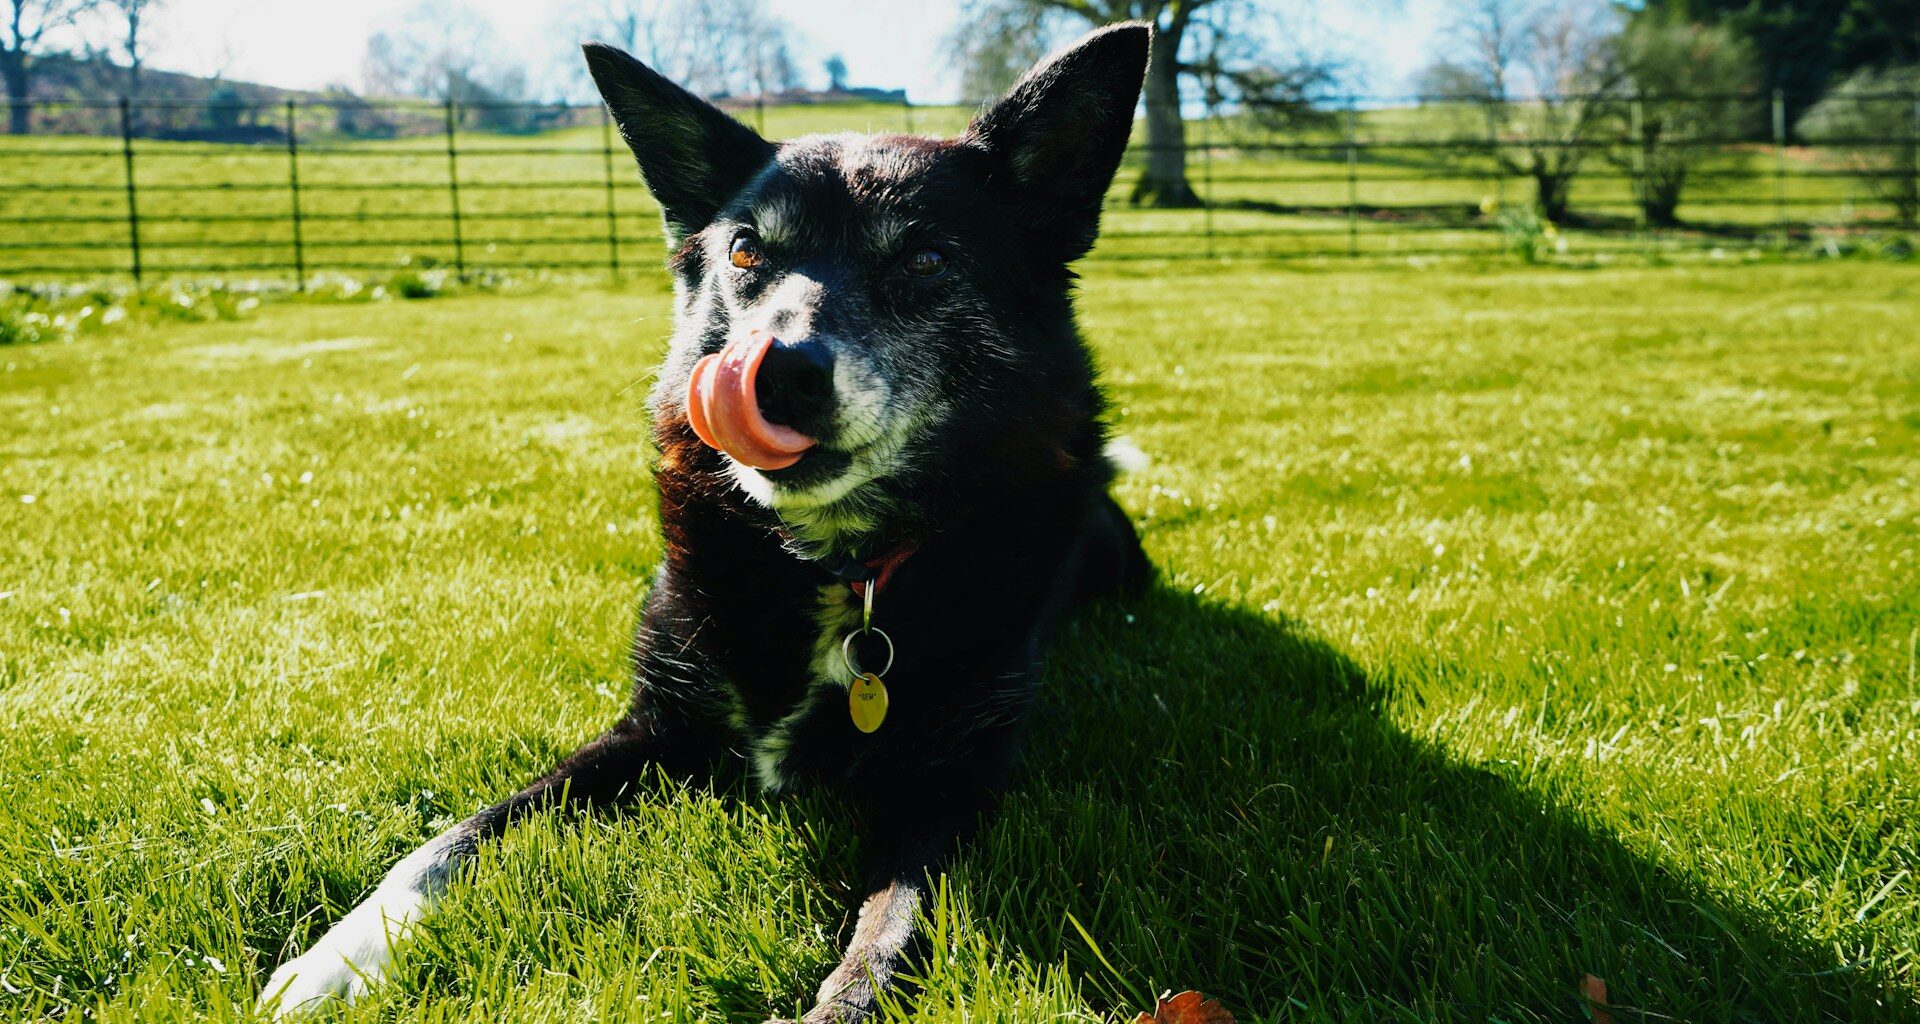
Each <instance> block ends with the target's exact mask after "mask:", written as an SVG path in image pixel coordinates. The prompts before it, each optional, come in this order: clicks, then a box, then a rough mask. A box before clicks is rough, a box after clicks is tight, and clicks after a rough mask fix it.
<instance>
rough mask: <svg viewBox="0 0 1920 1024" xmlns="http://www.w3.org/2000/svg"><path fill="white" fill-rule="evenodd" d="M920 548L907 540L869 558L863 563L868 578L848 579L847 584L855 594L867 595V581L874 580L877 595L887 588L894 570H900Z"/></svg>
mask: <svg viewBox="0 0 1920 1024" xmlns="http://www.w3.org/2000/svg"><path fill="white" fill-rule="evenodd" d="M918 550H920V545H918V544H914V543H911V542H906V543H902V544H901V545H900V546H899V547H897V548H894V549H893V550H892V551H889V552H887V553H886V554H884V555H881V556H880V557H879V558H871V559H868V560H867V561H866V562H863V563H861V564H863V565H865V566H866V567H867V578H866V579H864V580H848V581H847V585H848V586H850V587H852V588H853V592H854V593H855V594H858V595H860V596H861V597H865V596H867V583H868V581H872V583H873V591H874V594H875V595H876V596H877V595H878V594H879V593H880V591H882V590H885V589H887V581H888V580H891V579H893V574H894V572H895V571H896V570H898V569H899V568H900V566H902V565H904V564H905V563H906V561H907V559H909V558H911V557H913V553H914V552H915V551H918Z"/></svg>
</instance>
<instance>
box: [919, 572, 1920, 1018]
mask: <svg viewBox="0 0 1920 1024" xmlns="http://www.w3.org/2000/svg"><path fill="white" fill-rule="evenodd" d="M1049 666H1050V667H1049V672H1048V676H1049V679H1048V691H1047V693H1046V695H1045V696H1044V697H1043V698H1042V699H1041V702H1040V704H1039V706H1038V707H1037V708H1036V711H1035V714H1034V718H1033V728H1032V733H1031V734H1030V736H1029V739H1028V742H1027V749H1026V755H1025V764H1024V766H1023V769H1022V771H1021V773H1020V779H1021V781H1020V782H1018V783H1017V784H1016V789H1015V791H1014V792H1013V793H1012V794H1010V797H1009V800H1008V802H1007V805H1006V807H1005V808H1004V810H1003V811H1002V812H1001V814H1000V815H999V816H998V818H997V820H996V821H995V822H994V823H993V824H991V825H990V826H989V827H988V828H987V829H986V830H985V832H984V834H983V835H982V836H981V838H980V840H979V842H978V844H977V845H976V846H975V847H974V848H973V849H972V850H971V851H970V852H969V853H968V854H966V855H964V856H963V857H962V858H961V859H960V860H959V861H958V862H957V863H956V864H955V866H954V874H955V876H956V878H957V879H959V880H960V881H961V882H962V884H964V885H965V886H966V888H967V890H968V891H969V892H971V893H972V900H973V911H974V913H975V914H976V915H977V920H978V921H979V922H980V925H981V927H984V928H988V929H991V930H992V931H993V932H994V933H995V934H996V935H997V936H998V937H999V938H1000V939H1001V940H1002V941H1003V942H1004V943H1005V944H1006V945H1008V946H1010V947H1011V948H1014V949H1018V950H1021V951H1023V952H1024V953H1025V954H1026V956H1027V957H1028V958H1029V959H1030V960H1031V961H1032V962H1033V963H1036V964H1043V965H1044V964H1050V963H1059V962H1060V959H1061V957H1062V956H1063V955H1064V956H1065V957H1066V958H1067V960H1068V962H1069V964H1070V967H1071V969H1072V970H1073V972H1074V973H1075V975H1076V976H1077V978H1078V979H1079V981H1080V984H1081V987H1082V990H1083V992H1084V993H1085V994H1086V995H1087V996H1088V997H1089V998H1091V999H1093V1000H1094V1002H1095V1004H1096V1005H1098V1006H1100V1007H1101V1008H1103V1009H1107V1010H1111V1011H1118V1012H1120V1013H1122V1014H1124V1015H1126V1016H1128V1017H1130V1016H1131V1013H1132V1011H1133V1010H1134V1009H1138V1008H1141V1007H1142V1006H1143V1005H1144V1006H1146V1007H1150V1006H1151V1005H1152V995H1153V990H1155V989H1161V990H1164V989H1169V988H1171V989H1175V990H1178V989H1184V988H1199V989H1202V990H1204V991H1206V992H1207V993H1209V994H1210V995H1213V996H1216V997H1219V998H1220V999H1222V1001H1223V1002H1224V1003H1225V1004H1226V1005H1227V1006H1228V1007H1229V1008H1230V1009H1232V1010H1234V1011H1235V1012H1237V1013H1238V1014H1239V1015H1240V1019H1241V1020H1242V1021H1249V1020H1271V1019H1282V1018H1284V1019H1300V1018H1303V1017H1304V1018H1333V1019H1388V1018H1389V1017H1393V1018H1395V1019H1398V1018H1399V1017H1400V1016H1405V1017H1406V1018H1407V1019H1420V1020H1440V1019H1462V1020H1484V1019H1500V1020H1508V1021H1513V1020H1555V1021H1566V1020H1579V1019H1586V1017H1587V1007H1586V1006H1585V1005H1584V1000H1583V997H1582V994H1581V993H1582V983H1583V979H1584V978H1585V977H1586V976H1587V975H1593V976H1596V977H1598V978H1601V979H1604V980H1605V981H1606V983H1607V985H1608V991H1609V1001H1610V1002H1611V1003H1612V1005H1613V1009H1612V1010H1611V1013H1612V1017H1613V1019H1614V1020H1618V1021H1627V1020H1640V1019H1645V1020H1671V1019H1680V1020H1729V1019H1732V1020H1788V1019H1830V1020H1849V1021H1851V1020H1867V1019H1876V1018H1885V1017H1890V1016H1892V1017H1910V1016H1911V1015H1912V1014H1913V1013H1914V1010H1915V1004H1914V1001H1913V997H1912V993H1911V992H1910V991H1909V990H1907V989H1904V988H1901V987H1898V986H1897V985H1893V984H1889V983H1888V980H1887V979H1885V978H1883V977H1877V976H1875V974H1874V972H1872V971H1868V970H1864V969H1857V968H1855V967H1854V966H1853V965H1849V964H1847V963H1845V962H1843V961H1841V960H1840V959H1838V957H1837V954H1836V953H1835V951H1834V950H1832V949H1829V948H1819V947H1816V946H1815V945H1814V944H1813V943H1812V942H1811V941H1809V940H1806V939H1803V938H1800V937H1796V936H1794V935H1791V934H1789V933H1788V932H1787V931H1786V930H1784V929H1783V928H1781V927H1780V926H1779V924H1778V923H1776V922H1773V921H1769V920H1766V919H1764V918H1762V917H1761V916H1760V915H1758V914H1756V913H1754V912H1752V911H1751V910H1749V909H1746V908H1741V907H1736V906H1732V905H1729V903H1728V902H1727V901H1726V900H1725V899H1723V898H1717V897H1716V896H1715V895H1714V894H1713V893H1711V892H1708V891H1706V889H1705V887H1703V886H1702V885H1700V884H1698V883H1695V882H1692V881H1690V880H1688V879H1687V878H1685V877H1682V876H1680V875H1679V874H1676V873H1675V872H1673V871H1671V870H1669V869H1667V868H1664V867H1663V866H1662V865H1661V864H1659V863H1657V862H1656V860H1655V859H1654V857H1653V856H1651V855H1649V854H1646V853H1643V852H1639V851H1636V850H1633V849H1629V848H1628V847H1627V846H1625V845H1623V843H1622V842H1621V841H1619V840H1618V839H1616V838H1615V837H1614V836H1612V835H1610V834H1609V833H1607V832H1605V831H1604V830H1602V829H1601V828H1599V827H1596V826H1595V825H1593V824H1591V823H1590V822H1589V820H1587V819H1586V818H1584V817H1583V815H1582V814H1581V813H1580V811H1579V809H1578V807H1576V806H1562V805H1557V804H1556V803H1553V802H1550V801H1548V800H1546V799H1543V798H1542V797H1540V796H1538V795H1536V794H1535V793H1534V792H1532V791H1530V790H1529V789H1527V788H1523V786H1522V785H1521V784H1519V783H1516V782H1514V781H1509V779H1508V778H1506V777H1503V776H1502V775H1500V774H1496V773H1495V771H1494V770H1489V769H1488V768H1485V767H1480V766H1476V765H1472V764H1467V763H1463V762H1462V761H1460V760H1458V759H1456V758H1453V757H1451V756H1449V755H1448V754H1447V753H1446V752H1445V751H1444V750H1443V749H1441V748H1439V747H1438V746H1436V745H1434V744H1432V743H1429V742H1426V741H1424V740H1421V739H1417V738H1414V737H1410V736H1408V735H1407V734H1405V733H1403V732H1402V731H1400V730H1399V729H1397V728H1396V727H1395V726H1394V725H1393V724H1392V723H1391V722H1390V721H1389V720H1388V719H1387V718H1386V717H1385V716H1384V715H1383V714H1382V710H1381V709H1382V701H1383V698H1384V696H1385V694H1386V690H1385V689H1384V687H1383V685H1381V684H1379V683H1378V682H1376V681H1373V680H1369V679H1368V678H1366V677H1365V676H1364V675H1363V674H1362V672H1361V671H1360V670H1359V669H1358V667H1356V666H1355V665H1354V663H1353V662H1351V661H1350V660H1348V659H1347V658H1345V657H1344V656H1342V655H1341V654H1340V653H1339V652H1338V651H1336V650H1334V649H1333V648H1332V647H1330V646H1328V645H1327V644H1325V643H1323V642H1321V641H1319V640H1316V639H1314V638H1312V637H1310V636H1307V635H1305V634H1304V633H1303V632H1301V631H1298V630H1296V629H1294V628H1291V627H1289V626H1288V625H1286V624H1284V622H1282V621H1277V620H1276V619H1275V618H1272V617H1267V616H1262V615H1257V614H1254V613H1251V612H1249V611H1245V610H1240V609H1236V608H1232V607H1227V606H1223V605H1220V604H1216V603H1211V602H1209V601H1206V600H1204V599H1201V598H1197V597H1194V596H1192V595H1188V594H1184V593H1178V592H1173V591H1170V590H1168V589H1165V588H1156V589H1154V590H1152V591H1151V592H1149V593H1147V594H1145V595H1142V596H1141V597H1138V598H1136V599H1133V600H1131V601H1128V602H1124V603H1115V604H1111V605H1107V606H1103V607H1099V608H1096V609H1093V610H1091V611H1090V612H1089V613H1088V614H1086V615H1084V616H1082V617H1081V618H1080V619H1079V620H1078V621H1076V622H1075V623H1073V624H1072V625H1071V626H1070V627H1069V628H1068V629H1067V630H1065V631H1064V633H1063V635H1062V636H1061V637H1060V639H1059V640H1058V642H1056V643H1055V645H1054V648H1053V650H1052V652H1051V654H1050V661H1049ZM1513 773H1514V777H1515V778H1520V777H1522V776H1521V774H1520V768H1519V767H1518V766H1513ZM1076 924H1077V925H1078V927H1076ZM1082 930H1084V934H1082ZM1396 1011H1397V1014H1396Z"/></svg>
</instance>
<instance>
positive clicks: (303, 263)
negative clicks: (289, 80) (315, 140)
mask: <svg viewBox="0 0 1920 1024" xmlns="http://www.w3.org/2000/svg"><path fill="white" fill-rule="evenodd" d="M294 122H295V112H294V101H293V100H288V101H287V196H288V198H289V200H290V202H291V206H292V210H293V290H294V291H296V292H304V291H306V290H307V251H306V242H305V240H304V239H302V238H301V233H300V129H299V127H298V126H297V125H296V124H295V123H294Z"/></svg>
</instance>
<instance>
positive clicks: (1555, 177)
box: [1533, 171, 1572, 224]
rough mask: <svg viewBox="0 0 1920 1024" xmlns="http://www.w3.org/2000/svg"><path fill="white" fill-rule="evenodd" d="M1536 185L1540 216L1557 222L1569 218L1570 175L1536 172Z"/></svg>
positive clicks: (1534, 178)
mask: <svg viewBox="0 0 1920 1024" xmlns="http://www.w3.org/2000/svg"><path fill="white" fill-rule="evenodd" d="M1533 184H1534V187H1535V188H1537V189H1538V190H1539V194H1540V198H1539V203H1540V216H1542V217H1545V218H1546V219H1547V220H1549V221H1552V222H1553V223H1555V224H1560V223H1563V222H1565V221H1566V219H1567V186H1568V185H1570V184H1572V180H1571V178H1569V177H1565V176H1562V175H1560V174H1557V173H1554V172H1550V171H1549V172H1539V171H1536V172H1534V175H1533Z"/></svg>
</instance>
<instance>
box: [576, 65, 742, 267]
mask: <svg viewBox="0 0 1920 1024" xmlns="http://www.w3.org/2000/svg"><path fill="white" fill-rule="evenodd" d="M581 50H582V51H583V52H584V53H585V54H586V58H587V70H588V71H589V72H591V73H592V74H593V84H594V85H596V86H598V87H599V88H600V96H601V98H603V99H605V100H606V101H607V110H608V112H609V113H611V114H612V115H613V123H614V124H615V125H616V126H618V127H619V129H620V137H621V138H623V139H625V140H627V148H629V149H631V150H633V156H634V159H636V160H638V161H639V162H640V176H641V177H642V178H644V179H645V180H646V183H647V189H648V190H649V191H651V192H652V193H653V197H654V198H655V199H657V200H659V202H660V213H661V216H662V217H663V218H664V219H665V220H666V224H667V239H668V244H669V245H678V244H679V243H680V240H681V239H682V238H685V237H686V236H687V235H689V234H691V233H693V232H695V231H698V230H700V229H701V228H703V227H706V226H707V224H708V223H709V222H711V221H712V220H713V217H714V215H715V214H716V213H718V212H719V211H720V208H721V207H722V206H724V205H726V203H727V200H729V199H731V198H733V196H734V194H735V193H737V192H739V191H740V190H741V189H742V188H745V187H746V185H747V183H748V182H749V181H752V180H753V176H754V175H755V174H758V173H759V172H760V170H761V169H762V168H764V167H766V165H767V163H768V161H770V160H772V159H773V153H774V147H773V144H772V143H769V142H767V141H766V140H765V139H762V138H761V137H760V136H758V135H755V134H754V132H753V129H751V128H748V127H747V126H746V125H744V124H741V123H740V122H738V121H735V120H734V119H733V118H731V117H728V116H727V115H726V113H725V112H723V111H721V110H720V109H719V108H718V107H715V106H714V105H713V104H711V103H708V102H707V101H706V100H703V99H701V98H700V97H698V96H695V95H694V94H692V93H690V92H688V91H687V90H685V89H682V88H681V87H679V86H678V85H675V84H674V83H672V82H670V81H668V80H667V79H666V78H664V77H663V76H661V75H660V73H659V72H657V71H655V70H653V69H652V68H650V67H648V66H646V65H645V64H642V63H640V62H639V61H637V60H635V59H633V56H632V55H631V54H628V53H627V52H626V51H625V50H622V49H620V48H619V47H615V46H608V45H607V44H605V43H587V44H586V45H585V46H582V47H581Z"/></svg>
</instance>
